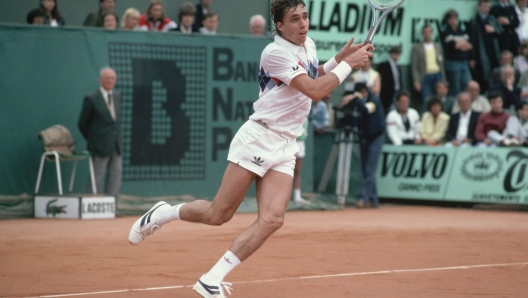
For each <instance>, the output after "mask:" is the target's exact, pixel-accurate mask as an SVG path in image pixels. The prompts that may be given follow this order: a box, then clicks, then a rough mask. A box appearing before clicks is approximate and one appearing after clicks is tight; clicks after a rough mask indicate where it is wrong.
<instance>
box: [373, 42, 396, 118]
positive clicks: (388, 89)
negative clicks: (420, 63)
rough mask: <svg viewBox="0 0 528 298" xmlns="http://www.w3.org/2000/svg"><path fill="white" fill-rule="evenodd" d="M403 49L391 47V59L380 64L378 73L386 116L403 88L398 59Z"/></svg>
mask: <svg viewBox="0 0 528 298" xmlns="http://www.w3.org/2000/svg"><path fill="white" fill-rule="evenodd" d="M400 55H401V48H400V47H399V46H394V47H391V48H390V50H389V59H387V61H385V62H382V63H380V64H378V68H377V71H378V73H379V75H380V79H381V88H380V99H381V103H382V104H383V111H385V114H387V113H389V111H390V110H391V109H392V108H393V107H392V106H393V103H394V96H395V95H396V94H397V93H398V92H399V91H400V88H401V86H402V80H401V74H400V68H399V66H398V64H396V63H397V62H398V59H400Z"/></svg>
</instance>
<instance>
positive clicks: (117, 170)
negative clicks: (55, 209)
mask: <svg viewBox="0 0 528 298" xmlns="http://www.w3.org/2000/svg"><path fill="white" fill-rule="evenodd" d="M116 80H117V77H116V73H115V71H114V70H113V69H111V68H109V67H107V68H103V69H102V70H101V73H100V75H99V83H100V85H101V86H100V87H99V89H97V90H95V91H94V92H92V93H90V94H88V95H86V97H85V98H84V102H83V107H82V110H81V115H80V116H79V123H78V125H79V130H80V131H81V133H82V134H83V136H84V138H85V139H86V141H87V143H88V151H90V153H91V154H92V156H93V163H94V171H95V183H96V186H97V192H99V193H103V191H102V190H103V184H104V181H103V180H104V177H105V174H106V171H107V170H108V176H107V181H106V182H107V183H106V188H105V191H104V193H106V194H110V195H115V196H117V195H118V194H119V189H120V188H121V175H122V157H121V153H122V148H123V145H122V141H121V123H120V122H121V121H120V120H121V94H119V92H117V91H115V90H113V89H114V86H115V83H116Z"/></svg>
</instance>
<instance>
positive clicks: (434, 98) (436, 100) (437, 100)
mask: <svg viewBox="0 0 528 298" xmlns="http://www.w3.org/2000/svg"><path fill="white" fill-rule="evenodd" d="M434 105H440V109H443V108H444V103H443V102H442V100H441V99H440V97H438V96H436V95H433V96H431V99H429V101H428V102H427V110H428V111H431V107H432V106H434Z"/></svg>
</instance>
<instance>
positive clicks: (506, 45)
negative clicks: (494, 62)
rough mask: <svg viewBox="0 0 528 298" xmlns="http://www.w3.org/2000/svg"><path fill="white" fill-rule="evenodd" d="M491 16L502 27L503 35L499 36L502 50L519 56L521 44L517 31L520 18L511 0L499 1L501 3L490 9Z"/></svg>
mask: <svg viewBox="0 0 528 298" xmlns="http://www.w3.org/2000/svg"><path fill="white" fill-rule="evenodd" d="M490 15H492V16H494V17H495V18H496V19H497V21H498V22H499V24H500V25H501V26H502V30H503V33H502V34H501V35H500V36H499V46H500V50H501V51H509V52H510V53H513V54H514V55H517V53H518V51H519V47H520V46H521V43H520V42H519V36H518V35H517V31H516V30H517V27H519V18H518V16H517V12H516V11H515V6H513V5H511V4H510V0H499V3H497V4H496V5H494V6H493V7H492V8H491V9H490Z"/></svg>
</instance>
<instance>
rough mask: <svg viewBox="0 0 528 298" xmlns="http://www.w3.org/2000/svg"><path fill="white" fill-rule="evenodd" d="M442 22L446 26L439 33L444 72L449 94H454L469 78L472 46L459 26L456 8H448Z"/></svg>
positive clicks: (460, 89) (459, 90)
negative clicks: (442, 51) (443, 56)
mask: <svg viewBox="0 0 528 298" xmlns="http://www.w3.org/2000/svg"><path fill="white" fill-rule="evenodd" d="M443 23H444V24H445V25H446V28H445V30H444V31H442V32H441V33H440V41H441V42H442V46H443V49H444V55H445V62H444V67H445V74H446V79H447V81H448V82H449V84H450V86H451V88H450V91H451V92H450V93H449V95H451V96H456V94H458V93H459V92H461V91H462V89H463V88H465V87H466V86H467V84H468V82H469V81H470V80H471V72H470V70H469V57H470V56H469V55H470V53H471V50H472V49H473V46H472V45H471V43H470V40H469V35H468V34H467V32H466V31H464V30H462V29H461V28H460V24H459V22H458V12H457V11H456V10H454V9H450V10H448V11H447V12H446V13H445V15H444V20H443Z"/></svg>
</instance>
